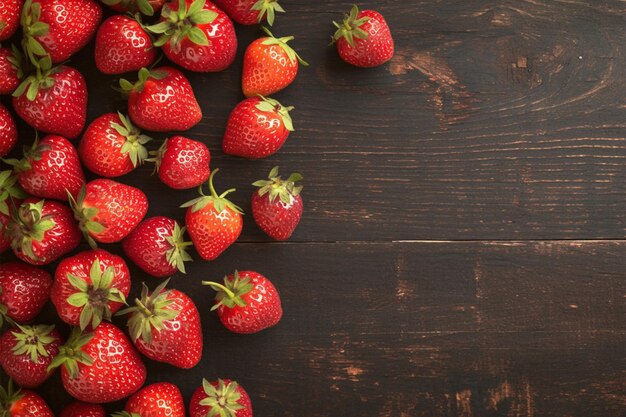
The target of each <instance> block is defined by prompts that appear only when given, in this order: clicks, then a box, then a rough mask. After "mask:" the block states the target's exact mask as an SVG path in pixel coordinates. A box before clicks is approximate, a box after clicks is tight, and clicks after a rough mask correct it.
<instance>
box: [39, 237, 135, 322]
mask: <svg viewBox="0 0 626 417" xmlns="http://www.w3.org/2000/svg"><path fill="white" fill-rule="evenodd" d="M129 292H130V272H129V271H128V267H127V266H126V262H124V259H122V258H120V257H119V256H117V255H113V254H112V253H109V252H107V251H105V250H102V249H97V250H88V251H85V252H81V253H79V254H77V255H74V256H71V257H69V258H65V259H63V260H62V261H61V263H59V266H58V267H57V269H56V272H55V273H54V284H53V285H52V291H51V292H50V300H51V301H52V304H54V306H55V307H56V310H57V313H58V314H59V317H60V318H61V320H63V321H64V322H66V323H69V324H71V325H72V326H78V325H80V328H81V329H82V330H85V329H86V328H87V327H88V326H90V325H91V328H92V329H95V328H96V327H97V326H98V325H99V324H100V322H102V319H103V318H104V319H106V320H109V321H110V320H111V314H112V313H115V312H116V311H117V310H119V309H120V308H121V307H122V304H126V297H127V296H128V293H129Z"/></svg>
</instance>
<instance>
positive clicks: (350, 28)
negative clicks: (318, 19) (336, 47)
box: [333, 4, 370, 48]
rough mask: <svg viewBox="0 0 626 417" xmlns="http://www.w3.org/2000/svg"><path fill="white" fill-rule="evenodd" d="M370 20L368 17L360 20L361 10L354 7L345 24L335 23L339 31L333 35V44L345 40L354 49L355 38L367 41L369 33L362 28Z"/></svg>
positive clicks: (344, 21)
mask: <svg viewBox="0 0 626 417" xmlns="http://www.w3.org/2000/svg"><path fill="white" fill-rule="evenodd" d="M368 20H370V18H369V17H367V16H364V17H361V18H359V8H358V6H357V5H356V4H355V5H354V6H352V9H351V10H350V13H348V14H347V15H346V16H345V19H344V20H343V22H341V23H337V22H333V25H335V27H336V28H337V31H336V32H335V34H334V35H333V42H337V41H338V40H339V39H341V38H344V39H345V40H346V41H347V42H348V45H350V46H351V47H353V48H354V38H357V39H367V36H368V35H367V32H366V31H364V30H363V29H361V26H363V24H364V23H365V22H367V21H368Z"/></svg>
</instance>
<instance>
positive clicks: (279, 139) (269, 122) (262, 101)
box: [222, 96, 294, 159]
mask: <svg viewBox="0 0 626 417" xmlns="http://www.w3.org/2000/svg"><path fill="white" fill-rule="evenodd" d="M291 110H293V107H283V105H281V104H280V103H279V102H278V101H276V100H274V99H271V98H265V97H262V96H261V97H252V98H248V99H246V100H244V101H242V102H241V103H239V104H238V105H237V107H235V109H234V110H233V111H232V113H231V114H230V117H229V118H228V124H227V125H226V133H224V139H223V141H222V150H223V151H224V153H226V154H229V155H235V156H241V157H244V158H250V159H258V158H265V157H267V156H270V155H273V154H274V153H276V152H277V151H278V150H279V149H280V147H281V146H283V144H284V143H285V141H286V140H287V137H288V136H289V132H293V130H294V129H293V122H292V121H291V116H289V111H291Z"/></svg>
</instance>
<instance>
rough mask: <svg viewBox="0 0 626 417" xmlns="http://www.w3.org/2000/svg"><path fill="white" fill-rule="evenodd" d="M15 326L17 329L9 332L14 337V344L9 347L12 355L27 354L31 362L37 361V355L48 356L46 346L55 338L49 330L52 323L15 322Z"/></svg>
mask: <svg viewBox="0 0 626 417" xmlns="http://www.w3.org/2000/svg"><path fill="white" fill-rule="evenodd" d="M15 326H17V329H18V330H16V331H12V332H11V334H13V337H15V339H16V341H15V345H13V347H12V348H11V352H13V355H15V356H22V355H25V356H29V357H30V360H31V362H33V363H38V362H39V356H43V357H45V358H47V357H48V356H49V354H48V352H47V351H46V346H47V345H49V344H50V343H52V342H54V341H55V338H54V337H53V336H51V335H50V332H52V330H54V325H53V324H52V325H49V326H46V325H43V324H37V325H34V326H28V325H20V324H17V323H15Z"/></svg>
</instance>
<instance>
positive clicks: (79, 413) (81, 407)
mask: <svg viewBox="0 0 626 417" xmlns="http://www.w3.org/2000/svg"><path fill="white" fill-rule="evenodd" d="M59 417H106V411H105V410H104V407H102V406H101V405H99V404H87V403H83V402H78V401H77V402H73V403H71V404H70V405H68V406H66V407H65V408H64V409H63V411H61V414H59Z"/></svg>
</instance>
